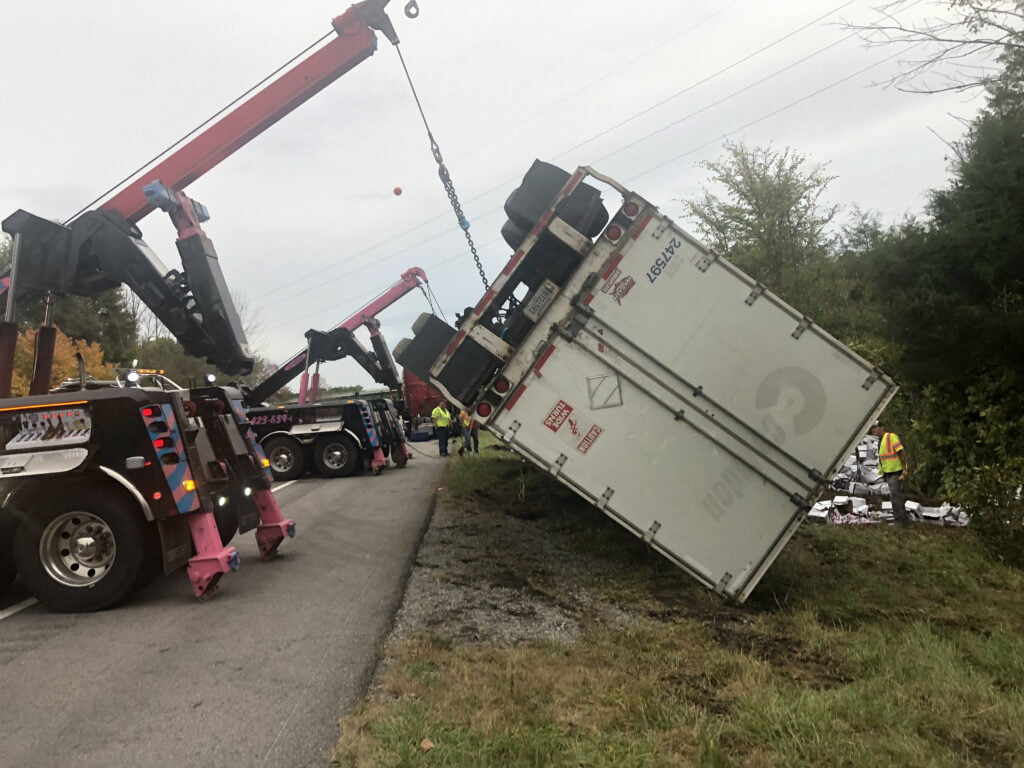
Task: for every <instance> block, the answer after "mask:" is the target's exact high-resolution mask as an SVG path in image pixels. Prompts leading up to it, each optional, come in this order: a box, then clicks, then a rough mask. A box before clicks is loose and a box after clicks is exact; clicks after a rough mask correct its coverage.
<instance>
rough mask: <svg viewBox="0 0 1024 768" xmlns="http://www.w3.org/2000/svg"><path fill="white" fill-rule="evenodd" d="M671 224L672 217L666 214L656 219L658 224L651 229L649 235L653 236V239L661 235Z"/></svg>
mask: <svg viewBox="0 0 1024 768" xmlns="http://www.w3.org/2000/svg"><path fill="white" fill-rule="evenodd" d="M671 226H672V219H670V218H669V217H668V216H662V217H661V218H660V219H659V220H658V225H657V226H656V227H655V228H654V229H653V230H652V232H651V237H653V238H654V239H655V240H657V239H658V238H660V237H661V236H662V235H664V234H665V232H666V231H667V230H668V229H669V227H671Z"/></svg>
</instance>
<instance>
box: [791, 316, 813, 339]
mask: <svg viewBox="0 0 1024 768" xmlns="http://www.w3.org/2000/svg"><path fill="white" fill-rule="evenodd" d="M812 325H814V322H813V321H812V320H811V318H809V317H807V315H804V316H803V317H802V318H800V322H799V323H797V326H796V330H794V331H793V334H792V336H793V338H794V339H799V338H800V337H801V336H803V335H804V331H806V330H807V329H808V328H810V327H811V326H812Z"/></svg>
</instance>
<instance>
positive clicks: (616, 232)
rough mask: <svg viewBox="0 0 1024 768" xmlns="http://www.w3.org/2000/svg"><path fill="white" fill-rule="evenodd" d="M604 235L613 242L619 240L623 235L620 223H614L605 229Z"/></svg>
mask: <svg viewBox="0 0 1024 768" xmlns="http://www.w3.org/2000/svg"><path fill="white" fill-rule="evenodd" d="M604 236H605V237H607V238H608V239H609V240H611V241H612V242H613V243H614V242H617V241H618V239H619V238H620V237H622V227H620V226H619V225H618V224H612V225H611V226H610V227H608V229H606V230H605V231H604Z"/></svg>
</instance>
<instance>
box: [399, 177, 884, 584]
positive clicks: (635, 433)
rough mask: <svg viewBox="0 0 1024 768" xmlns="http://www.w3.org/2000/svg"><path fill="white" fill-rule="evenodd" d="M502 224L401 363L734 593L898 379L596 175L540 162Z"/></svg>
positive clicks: (797, 519)
mask: <svg viewBox="0 0 1024 768" xmlns="http://www.w3.org/2000/svg"><path fill="white" fill-rule="evenodd" d="M588 177H589V179H591V180H592V181H593V182H597V183H601V184H603V185H604V186H605V187H608V188H611V190H613V191H614V193H615V194H616V195H617V196H621V198H622V202H621V204H620V205H619V206H618V208H617V210H616V211H615V213H614V214H613V215H611V216H609V214H608V212H607V211H606V209H605V208H604V205H603V202H602V200H601V192H600V191H599V190H598V189H597V188H596V187H594V186H591V185H589V184H585V183H584V179H587V178H588ZM506 212H507V213H508V215H509V217H510V218H509V222H508V223H507V224H506V226H505V228H504V229H503V230H502V233H503V235H504V236H505V239H506V240H507V241H508V242H509V244H510V245H511V246H512V247H513V248H515V249H516V251H515V254H514V255H513V256H512V258H511V259H510V261H509V262H508V264H507V265H506V266H505V268H504V270H503V271H502V273H501V275H500V276H499V277H498V279H497V280H495V282H494V284H493V286H491V288H490V289H489V290H487V292H486V293H485V295H484V296H483V298H482V299H481V300H480V302H479V303H478V304H477V306H476V307H475V308H474V309H473V310H472V312H469V313H467V314H466V315H465V316H464V317H463V318H462V320H461V323H460V326H459V328H458V329H455V328H452V327H450V326H448V325H447V324H445V323H443V322H442V321H441V320H439V319H438V318H436V317H434V316H432V315H424V316H422V317H421V318H420V320H419V321H418V322H417V324H416V326H415V327H414V330H415V332H416V336H415V338H414V339H411V340H410V339H406V340H403V342H401V343H400V344H399V345H398V346H397V347H396V357H397V359H398V360H399V362H401V363H402V365H404V366H406V367H407V368H409V369H411V370H412V371H413V372H414V373H416V374H417V375H418V376H420V377H421V378H424V379H429V381H430V383H431V384H433V385H434V386H436V387H438V388H439V389H441V390H442V391H443V392H444V393H445V394H446V395H448V396H449V397H450V398H451V399H452V400H453V401H454V402H455V403H457V404H458V405H460V406H462V407H464V408H466V409H468V410H469V411H471V412H473V413H475V415H476V418H477V419H478V420H479V422H480V423H481V424H482V425H483V426H485V427H486V428H487V429H488V430H490V431H491V432H493V433H494V434H496V435H497V436H498V437H500V438H501V439H502V440H504V441H505V442H506V443H507V444H508V445H509V446H511V447H512V448H513V449H514V450H516V451H518V452H519V453H520V454H522V455H523V456H524V457H526V458H527V459H529V460H530V461H531V462H533V463H534V464H536V465H537V466H538V467H540V468H541V469H543V470H545V471H547V472H550V473H551V474H552V475H553V476H554V477H556V478H557V479H558V480H559V481H560V482H562V483H564V484H565V485H567V486H568V487H570V488H572V489H573V490H574V491H576V492H577V493H578V494H579V495H581V496H583V497H584V498H586V499H588V500H590V501H591V502H592V503H593V504H594V505H595V506H597V507H598V508H599V509H601V510H602V511H603V512H604V513H605V514H607V515H609V516H610V517H612V518H613V519H615V520H616V521H618V522H619V523H620V524H622V525H623V526H624V527H625V528H626V529H628V530H629V531H631V532H632V533H634V534H635V535H636V536H638V537H641V538H642V539H643V540H644V541H646V542H647V543H648V544H649V545H650V546H651V547H653V548H655V549H656V550H658V551H659V552H661V553H662V554H664V555H665V556H666V557H668V558H669V559H670V560H672V561H673V562H675V563H676V564H677V565H679V567H681V568H683V569H684V570H686V571H687V572H688V573H690V574H691V575H693V576H694V577H695V578H697V579H698V580H700V581H701V582H702V583H704V584H705V585H706V586H708V587H710V588H712V589H714V590H716V591H718V592H720V593H723V594H724V595H727V596H729V597H731V598H734V599H736V600H739V601H742V600H744V599H745V598H746V597H747V596H748V595H749V593H750V591H751V590H752V589H753V588H754V586H756V584H757V582H758V581H759V579H760V578H761V577H762V575H763V574H764V573H765V571H766V570H767V568H768V567H769V566H770V565H771V563H772V562H773V561H774V560H775V558H776V557H777V556H778V554H779V552H780V551H781V550H782V548H783V547H784V546H785V544H786V542H787V541H788V540H789V538H790V537H791V536H792V535H793V532H794V531H795V530H796V528H797V527H798V526H799V525H800V523H801V522H802V520H803V519H804V517H805V515H806V513H807V510H808V508H809V507H810V505H811V504H812V503H813V502H814V500H815V499H816V497H817V496H818V494H819V493H820V491H821V490H822V488H823V485H824V483H825V481H826V479H827V478H828V477H830V476H831V475H832V474H833V472H834V471H835V470H836V469H837V468H838V467H839V466H840V465H842V463H843V461H844V460H845V459H846V457H847V456H848V455H849V453H850V451H851V450H852V449H853V447H854V446H855V445H856V444H857V442H858V440H860V438H861V437H862V436H863V435H864V433H865V431H866V430H867V428H868V425H869V424H870V423H871V422H872V420H874V419H875V418H876V417H877V415H878V414H879V413H880V412H881V410H882V409H883V408H884V407H885V405H886V403H887V402H888V401H889V399H890V398H891V397H892V396H893V394H894V393H895V391H896V386H895V383H894V382H893V380H892V379H890V378H889V377H888V376H886V375H885V374H883V373H882V372H881V371H880V370H878V369H877V368H875V367H874V366H872V365H871V364H870V363H868V362H866V361H865V360H863V359H862V358H861V357H859V356H858V355H856V354H855V353H853V352H852V351H851V350H849V349H848V348H847V347H845V346H844V345H842V344H841V343H839V342H838V341H837V340H836V339H834V338H832V337H831V336H829V335H828V334H827V333H825V332H824V331H823V330H821V329H820V328H818V327H817V326H816V325H815V324H814V323H813V322H812V321H811V320H810V319H809V318H807V317H806V316H804V315H803V314H801V313H800V312H799V311H797V310H795V309H793V308H792V307H790V306H788V305H787V304H785V303H784V302H782V301H781V300H780V299H779V298H778V297H776V296H774V295H773V294H772V293H771V292H770V291H767V290H766V289H765V287H764V286H763V285H761V284H759V283H757V282H756V281H754V280H753V279H751V278H750V277H748V276H747V275H746V274H744V273H743V272H741V271H740V270H739V269H737V268H736V267H735V266H733V265H732V264H730V263H729V262H728V261H727V260H725V259H723V258H720V257H718V256H717V255H716V254H714V253H713V252H711V251H710V250H709V249H708V248H706V247H705V246H703V245H702V244H701V243H699V242H698V241H697V240H696V239H694V238H693V237H692V236H690V235H689V234H687V233H686V232H684V231H683V230H682V229H680V228H679V227H678V226H676V225H675V224H674V223H673V222H672V221H671V220H670V219H669V218H667V217H666V216H664V215H663V214H662V213H660V212H659V211H658V210H657V208H655V207H654V206H653V205H652V204H651V203H649V202H648V201H647V200H645V199H643V198H642V197H640V196H639V195H637V194H636V193H634V192H632V191H630V190H628V189H626V188H625V187H623V186H622V185H620V184H618V183H617V182H615V181H613V180H612V179H610V178H608V177H605V176H602V175H601V174H598V173H596V172H595V171H593V170H592V169H590V168H581V169H579V170H577V171H576V173H575V174H573V175H572V176H571V177H570V176H569V174H567V173H565V172H564V171H561V170H560V169H557V168H555V167H554V166H550V165H547V164H544V163H541V162H539V161H538V162H537V163H535V164H534V166H533V168H531V170H530V172H529V173H528V174H527V176H526V177H525V178H524V180H523V183H522V184H521V186H520V187H519V188H518V189H517V190H516V191H515V192H513V193H512V195H511V196H510V198H509V200H508V202H507V203H506Z"/></svg>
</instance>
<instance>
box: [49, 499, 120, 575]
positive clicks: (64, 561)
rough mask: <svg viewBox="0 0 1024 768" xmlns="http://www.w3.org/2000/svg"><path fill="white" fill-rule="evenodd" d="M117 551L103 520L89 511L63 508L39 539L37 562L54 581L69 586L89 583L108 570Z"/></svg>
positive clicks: (112, 537) (111, 534)
mask: <svg viewBox="0 0 1024 768" xmlns="http://www.w3.org/2000/svg"><path fill="white" fill-rule="evenodd" d="M116 555H117V542H116V541H115V539H114V532H113V531H112V530H110V526H109V525H107V523H106V521H104V520H103V519H102V518H99V517H97V516H96V515H92V514H89V513H88V512H65V513H64V514H62V515H59V516H58V517H57V518H56V519H54V520H53V521H52V522H51V523H50V524H49V525H48V526H46V528H45V530H43V535H42V536H41V537H40V539H39V562H40V563H41V564H42V566H43V569H44V570H45V571H46V573H47V574H49V576H50V577H51V578H52V579H54V580H55V581H58V582H60V583H61V584H64V585H66V586H69V587H91V586H93V585H94V584H96V583H98V582H99V581H100V580H101V579H102V578H103V577H104V576H106V575H107V573H108V572H109V571H110V567H111V566H112V565H113V563H114V558H115V557H116Z"/></svg>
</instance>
